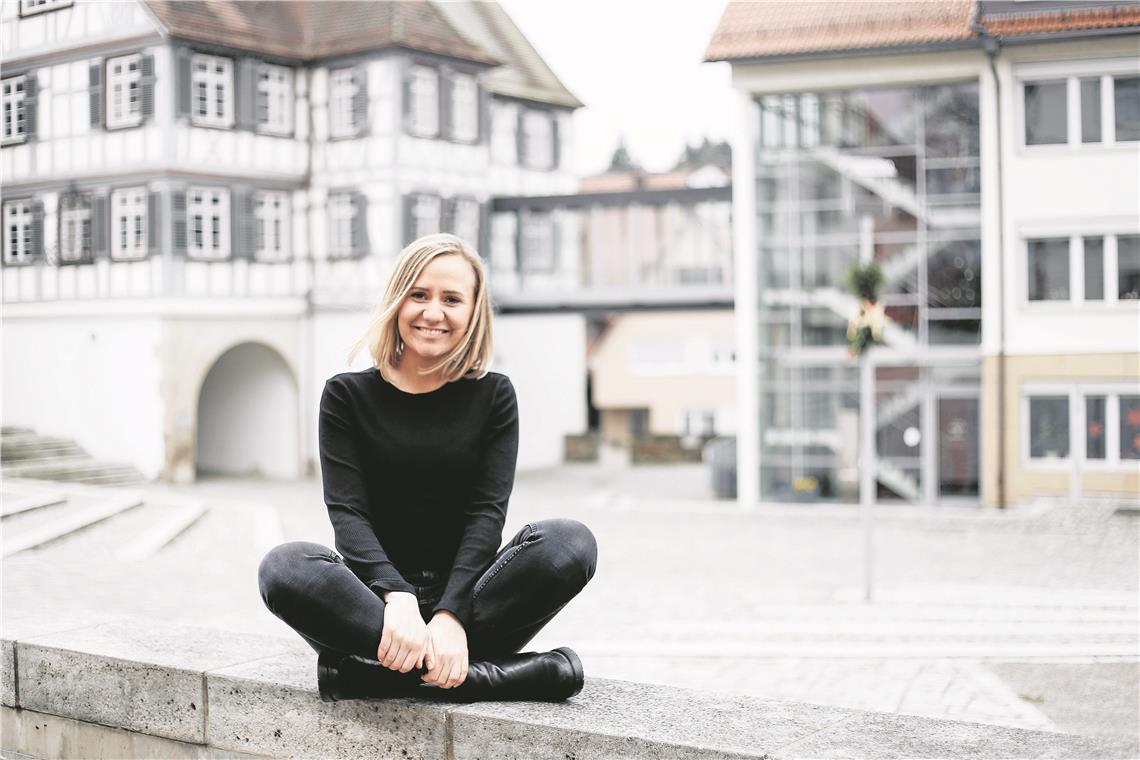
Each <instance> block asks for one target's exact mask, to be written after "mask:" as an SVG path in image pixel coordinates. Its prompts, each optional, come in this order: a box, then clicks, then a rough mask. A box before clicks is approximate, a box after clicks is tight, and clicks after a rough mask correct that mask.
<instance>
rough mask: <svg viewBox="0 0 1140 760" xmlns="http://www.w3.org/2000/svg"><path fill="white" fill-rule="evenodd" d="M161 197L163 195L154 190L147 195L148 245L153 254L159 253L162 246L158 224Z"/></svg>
mask: <svg viewBox="0 0 1140 760" xmlns="http://www.w3.org/2000/svg"><path fill="white" fill-rule="evenodd" d="M161 199H162V196H161V195H159V194H158V193H157V192H155V191H153V190H152V191H151V192H150V193H148V194H147V197H146V247H147V249H148V250H149V251H150V254H151V255H152V256H153V255H155V254H157V253H159V248H160V243H159V242H158V240H159V238H158V224H159V219H161V216H159V213H158V209H159V205H160V201H161Z"/></svg>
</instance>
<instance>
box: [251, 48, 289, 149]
mask: <svg viewBox="0 0 1140 760" xmlns="http://www.w3.org/2000/svg"><path fill="white" fill-rule="evenodd" d="M257 98H258V101H257V102H258V114H257V129H258V131H260V132H269V133H271V134H278V135H282V134H289V133H290V132H292V131H293V69H291V68H289V67H288V66H278V65H277V64H273V63H261V64H260V65H259V66H258V67H257ZM263 102H264V103H265V114H264V118H262V117H263V114H262V113H261V103H263Z"/></svg>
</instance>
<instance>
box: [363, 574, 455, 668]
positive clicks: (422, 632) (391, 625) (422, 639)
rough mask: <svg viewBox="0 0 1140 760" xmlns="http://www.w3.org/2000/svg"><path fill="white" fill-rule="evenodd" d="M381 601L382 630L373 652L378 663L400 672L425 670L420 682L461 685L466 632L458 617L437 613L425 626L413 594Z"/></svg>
mask: <svg viewBox="0 0 1140 760" xmlns="http://www.w3.org/2000/svg"><path fill="white" fill-rule="evenodd" d="M384 601H385V602H386V607H385V609H384V631H383V633H382V634H381V636H380V648H379V649H378V650H377V651H376V659H377V660H378V661H379V662H380V664H381V665H383V666H384V667H386V668H388V669H390V670H398V671H400V672H401V673H407V672H409V671H410V670H411V669H412V668H421V667H426V668H427V673H425V674H424V675H423V676H422V678H421V680H423V681H424V682H425V683H429V684H433V685H435V686H439V687H441V688H444V689H451V688H454V687H456V686H458V685H459V684H461V683H463V681H464V680H465V679H466V678H467V632H466V631H465V630H463V624H462V623H460V622H459V618H457V617H455V615H453V614H451V613H450V612H447V611H446V610H440V611H439V612H437V613H435V616H434V617H432V619H431V622H430V623H424V621H423V618H422V617H420V609H419V603H418V602H417V601H416V597H415V594H409V593H407V592H406V591H389V592H387V593H386V594H385V595H384Z"/></svg>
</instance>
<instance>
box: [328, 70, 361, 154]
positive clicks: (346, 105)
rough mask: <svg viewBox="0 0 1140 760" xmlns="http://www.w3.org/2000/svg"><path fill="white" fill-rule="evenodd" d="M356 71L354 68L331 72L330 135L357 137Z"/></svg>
mask: <svg viewBox="0 0 1140 760" xmlns="http://www.w3.org/2000/svg"><path fill="white" fill-rule="evenodd" d="M358 86H359V85H358V83H357V81H356V70H355V69H354V68H352V67H348V68H343V69H332V70H331V71H329V135H330V136H332V137H354V136H355V135H356V108H355V104H356V90H357V87H358Z"/></svg>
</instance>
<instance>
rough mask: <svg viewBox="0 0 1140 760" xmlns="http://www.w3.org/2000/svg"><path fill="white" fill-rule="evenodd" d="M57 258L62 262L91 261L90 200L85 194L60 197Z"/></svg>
mask: <svg viewBox="0 0 1140 760" xmlns="http://www.w3.org/2000/svg"><path fill="white" fill-rule="evenodd" d="M59 259H60V261H61V262H64V263H76V262H84V261H91V200H90V199H89V198H87V197H86V196H82V195H64V196H63V197H61V198H60V202H59Z"/></svg>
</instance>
